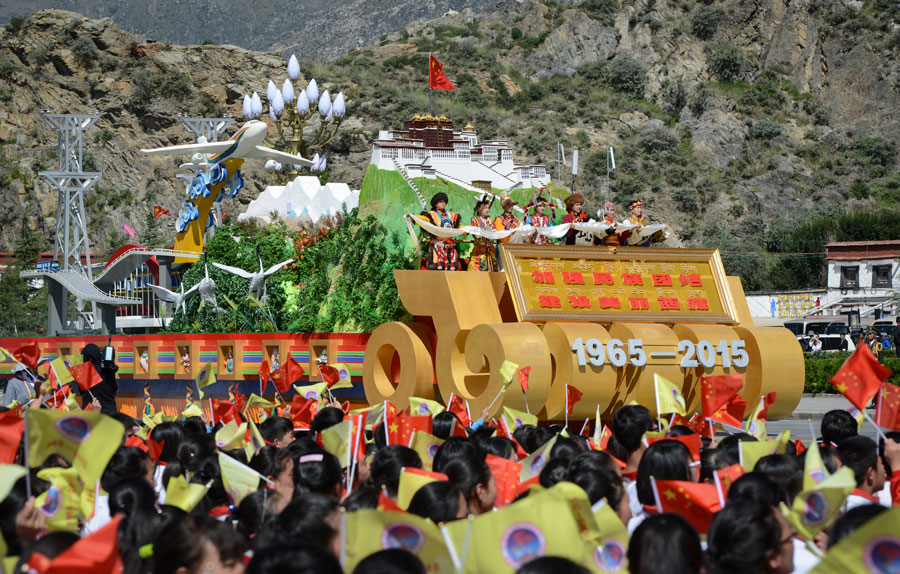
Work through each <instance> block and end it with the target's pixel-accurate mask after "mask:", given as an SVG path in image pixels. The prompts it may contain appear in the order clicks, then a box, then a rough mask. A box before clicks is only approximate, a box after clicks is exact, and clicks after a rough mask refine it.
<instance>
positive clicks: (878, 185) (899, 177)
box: [872, 171, 900, 206]
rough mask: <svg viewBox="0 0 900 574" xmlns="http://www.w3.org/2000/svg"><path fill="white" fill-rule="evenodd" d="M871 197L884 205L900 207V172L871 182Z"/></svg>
mask: <svg viewBox="0 0 900 574" xmlns="http://www.w3.org/2000/svg"><path fill="white" fill-rule="evenodd" d="M872 195H874V196H875V198H876V199H878V201H880V202H881V203H884V204H886V205H894V206H896V205H900V172H898V171H895V172H894V173H892V174H890V175H887V176H885V177H882V178H879V179H876V180H875V181H873V182H872Z"/></svg>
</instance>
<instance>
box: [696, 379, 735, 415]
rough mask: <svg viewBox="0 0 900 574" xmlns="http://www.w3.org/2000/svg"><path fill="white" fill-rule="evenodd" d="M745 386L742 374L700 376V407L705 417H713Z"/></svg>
mask: <svg viewBox="0 0 900 574" xmlns="http://www.w3.org/2000/svg"><path fill="white" fill-rule="evenodd" d="M743 386H744V378H743V377H742V376H741V375H716V376H712V377H700V391H701V399H700V408H701V412H702V413H703V417H704V418H706V417H712V416H713V413H715V412H716V411H718V410H719V409H721V408H722V407H723V406H725V403H727V402H728V401H729V400H731V398H732V397H734V396H735V395H736V394H737V393H738V391H740V390H741V387H743Z"/></svg>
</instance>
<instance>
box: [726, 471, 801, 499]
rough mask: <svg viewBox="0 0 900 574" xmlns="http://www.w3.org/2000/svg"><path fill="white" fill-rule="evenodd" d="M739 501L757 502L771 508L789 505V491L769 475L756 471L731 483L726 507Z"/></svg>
mask: <svg viewBox="0 0 900 574" xmlns="http://www.w3.org/2000/svg"><path fill="white" fill-rule="evenodd" d="M739 499H744V500H755V501H757V502H762V503H765V504H768V505H769V506H778V503H779V502H784V503H785V504H787V503H788V497H787V491H786V490H785V489H784V487H783V486H781V485H780V484H778V483H777V482H775V481H774V480H772V479H771V478H769V477H768V476H767V475H765V474H763V473H761V472H755V471H754V472H750V473H748V474H745V475H743V476H741V477H740V478H738V479H737V480H735V481H734V482H733V483H731V487H730V488H729V489H728V502H726V505H727V504H731V503H732V502H734V501H736V500H739Z"/></svg>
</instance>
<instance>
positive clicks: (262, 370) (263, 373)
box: [256, 359, 272, 396]
mask: <svg viewBox="0 0 900 574" xmlns="http://www.w3.org/2000/svg"><path fill="white" fill-rule="evenodd" d="M256 372H257V374H258V375H259V385H260V389H261V391H260V393H259V394H260V396H262V394H263V392H265V390H266V384H268V382H269V377H271V376H272V369H271V368H270V367H269V361H267V360H265V359H263V362H262V363H260V364H259V369H258V370H257V371H256Z"/></svg>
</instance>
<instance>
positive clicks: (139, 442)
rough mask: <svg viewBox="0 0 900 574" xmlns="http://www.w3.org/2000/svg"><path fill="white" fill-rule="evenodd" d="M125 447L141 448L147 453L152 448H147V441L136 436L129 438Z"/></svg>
mask: <svg viewBox="0 0 900 574" xmlns="http://www.w3.org/2000/svg"><path fill="white" fill-rule="evenodd" d="M125 446H133V447H134V448H139V449H141V450H142V451H144V452H146V453H149V452H150V447H149V446H147V441H145V440H144V439H142V438H141V437H139V436H137V435H136V434H133V435H131V436H130V437H128V440H126V441H125Z"/></svg>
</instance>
